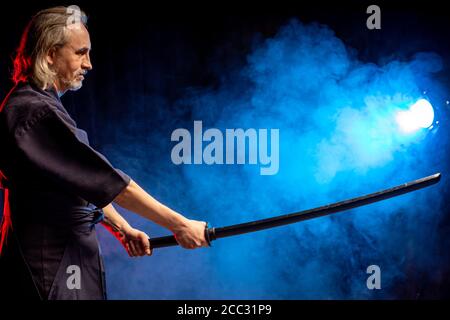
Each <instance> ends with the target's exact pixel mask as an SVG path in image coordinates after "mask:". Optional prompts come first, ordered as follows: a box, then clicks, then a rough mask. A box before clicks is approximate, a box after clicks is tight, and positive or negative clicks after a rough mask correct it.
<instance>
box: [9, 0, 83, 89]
mask: <svg viewBox="0 0 450 320" xmlns="http://www.w3.org/2000/svg"><path fill="white" fill-rule="evenodd" d="M76 23H82V24H83V25H84V26H86V27H87V16H86V14H85V13H84V12H83V11H81V10H80V9H79V8H78V7H77V6H70V7H62V6H61V7H53V8H49V9H45V10H42V11H39V12H38V13H37V14H36V15H34V16H33V18H32V19H31V21H30V22H29V23H28V25H27V27H26V28H25V30H24V32H23V34H22V38H21V40H20V45H19V47H18V49H17V52H16V56H15V58H14V71H13V76H12V79H13V81H14V83H16V84H17V83H18V82H20V81H30V80H31V81H33V82H34V83H35V84H36V85H37V86H39V87H40V88H43V89H45V88H47V87H48V86H49V85H51V84H52V83H53V82H54V80H55V77H56V74H55V72H54V71H52V70H51V68H50V66H49V65H48V62H47V59H46V57H47V54H48V53H49V51H50V50H52V49H54V48H58V47H62V46H64V45H65V44H66V43H67V40H68V36H67V35H68V29H69V28H70V27H71V26H72V25H75V24H76Z"/></svg>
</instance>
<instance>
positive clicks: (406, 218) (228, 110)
mask: <svg viewBox="0 0 450 320" xmlns="http://www.w3.org/2000/svg"><path fill="white" fill-rule="evenodd" d="M442 68H443V61H442V59H441V58H440V57H439V56H438V55H437V54H435V53H432V52H420V53H417V54H415V55H414V56H411V57H409V58H408V59H403V60H390V61H387V60H384V61H383V63H379V64H376V63H367V62H364V61H361V60H360V59H359V58H358V53H357V52H356V50H354V49H351V48H349V47H347V46H346V45H345V44H344V42H343V41H342V40H340V39H339V38H337V37H336V36H335V34H334V33H333V31H332V30H330V29H329V28H328V27H326V26H323V25H319V24H307V25H306V24H303V23H301V22H299V21H296V20H294V21H291V22H290V23H288V24H287V25H286V26H284V27H282V28H281V29H280V30H279V32H278V33H277V34H276V35H275V36H274V37H272V38H269V39H266V40H260V41H259V42H257V43H256V44H255V45H254V50H253V51H252V52H251V53H250V54H249V55H248V56H247V60H246V64H245V65H243V66H241V67H239V68H235V69H232V70H231V71H224V70H222V72H224V73H222V74H218V78H219V79H221V83H220V85H219V86H218V87H217V88H190V89H188V90H187V91H186V94H185V95H184V97H183V98H182V99H179V100H178V101H176V102H174V103H169V102H168V101H167V99H165V98H164V97H163V96H157V95H154V94H153V95H142V96H141V97H134V98H133V99H134V100H132V102H131V105H130V104H129V107H128V108H129V109H128V110H129V111H130V112H129V114H128V115H127V116H126V118H124V119H122V122H121V123H127V124H129V127H126V126H123V129H117V128H116V129H115V130H116V132H117V139H119V137H120V141H121V143H120V144H117V145H116V144H111V145H104V146H103V148H102V149H101V151H102V152H104V153H105V154H107V155H108V157H109V158H110V160H111V161H112V162H113V163H114V164H115V165H116V166H117V167H119V168H121V169H122V170H124V171H125V172H127V173H128V174H130V176H132V177H133V178H134V179H135V180H136V181H137V182H138V183H139V184H141V185H142V186H143V187H144V188H145V189H146V190H147V191H148V192H149V193H151V194H152V195H153V196H155V197H156V198H157V199H159V200H161V201H162V202H164V203H165V204H167V205H169V206H170V207H172V208H174V209H175V210H178V211H179V212H181V213H183V214H185V215H187V216H188V217H190V218H193V219H198V220H205V221H209V222H210V223H211V224H212V225H213V226H216V227H220V226H224V225H228V224H234V223H241V222H246V221H250V220H253V219H262V218H267V217H271V216H274V215H279V214H285V213H290V212H295V211H299V210H302V209H308V208H312V207H315V206H319V205H324V204H327V203H332V202H335V201H340V200H344V199H346V198H350V197H355V196H359V195H362V194H366V193H370V192H373V191H376V190H379V189H384V188H388V187H391V186H394V185H397V184H400V183H403V182H406V181H410V180H414V179H417V178H420V177H422V176H426V175H429V174H432V173H434V172H442V173H443V179H442V181H441V183H440V184H439V185H437V186H433V187H431V188H428V189H426V190H421V191H417V192H415V193H413V194H409V195H405V196H401V197H398V198H395V199H391V200H387V201H384V202H382V203H378V204H374V205H370V206H367V207H363V208H360V209H356V210H352V211H351V212H346V213H340V214H337V215H334V216H329V217H323V218H320V219H316V220H311V221H307V222H304V223H299V224H295V225H290V226H285V227H281V228H276V229H273V230H271V231H262V232H258V233H254V234H251V235H242V236H239V237H234V238H229V239H222V240H219V241H216V242H214V244H213V247H212V248H211V249H202V250H195V251H187V250H183V249H181V248H167V249H161V250H156V251H155V252H154V255H153V257H151V258H144V259H136V260H130V259H129V258H128V257H127V256H126V254H125V252H123V251H119V250H117V243H116V242H115V240H113V239H111V237H110V236H109V235H106V234H105V233H104V232H100V238H101V241H102V244H103V251H104V254H105V259H106V267H107V274H108V291H109V297H110V298H127V299H135V298H138V299H391V298H418V297H421V296H422V295H425V296H426V295H427V294H428V295H430V293H427V292H426V290H425V289H426V288H425V286H427V285H428V286H430V285H432V284H435V283H437V282H438V281H439V280H440V279H439V276H438V274H439V272H437V273H436V270H440V268H441V266H442V265H444V264H445V263H448V261H447V260H446V259H448V258H447V257H446V256H443V255H442V254H440V252H439V250H440V249H439V248H440V244H439V241H441V239H440V236H439V233H438V228H439V221H440V219H441V218H442V217H441V215H442V214H443V210H444V200H445V199H443V196H442V195H441V194H442V193H443V190H445V188H448V186H449V180H448V178H447V176H448V175H449V172H448V169H447V163H448V161H449V160H450V159H449V154H448V151H447V150H448V138H447V137H448V136H449V132H448V128H447V123H448V113H447V109H446V106H445V104H444V101H445V100H446V99H447V97H446V96H445V94H446V89H445V88H444V87H443V85H442V84H441V83H440V82H439V81H438V80H436V75H437V74H438V72H439V71H440V70H442ZM217 70H221V69H220V68H219V67H218V68H217ZM423 97H425V98H427V99H429V100H430V102H431V103H432V104H433V106H434V107H435V112H436V120H439V125H438V126H436V125H435V127H434V128H433V129H432V130H428V129H423V130H419V131H418V132H416V133H414V134H404V133H401V132H400V131H399V129H398V126H397V124H396V123H395V114H396V112H398V111H399V110H406V109H407V108H408V107H409V106H410V105H411V104H412V103H414V102H415V101H417V100H418V99H419V98H423ZM146 106H147V107H146ZM154 106H157V108H155V107H154ZM149 110H152V112H151V113H150V112H149ZM154 110H157V112H154ZM194 120H202V121H203V126H204V130H206V129H207V128H218V129H220V130H222V132H224V130H225V129H226V128H243V129H247V128H255V129H258V128H269V129H270V128H277V129H279V130H280V169H279V172H278V174H277V175H274V176H261V175H259V167H257V166H254V165H253V166H252V165H228V166H227V165H212V166H207V165H181V166H175V165H174V164H173V163H172V162H171V159H170V151H171V148H172V147H173V146H174V144H175V143H173V142H171V141H170V135H171V132H172V131H173V130H175V129H177V128H186V129H188V130H190V131H191V133H193V121H194ZM111 140H112V141H114V139H111ZM119 210H120V212H122V213H123V214H124V216H125V217H126V218H127V219H128V220H129V221H130V223H131V224H132V225H134V226H135V227H137V228H141V229H143V230H146V231H148V233H149V234H151V236H160V235H166V234H167V231H166V230H163V229H162V228H159V227H158V226H154V225H153V224H151V223H149V222H148V221H143V220H142V219H141V218H139V217H137V216H135V215H133V214H130V213H128V212H126V211H125V210H122V209H119ZM370 265H378V266H379V267H380V268H381V288H382V289H381V290H368V289H367V287H366V279H367V278H368V277H369V274H367V273H366V269H367V267H368V266H370ZM441 272H442V270H441Z"/></svg>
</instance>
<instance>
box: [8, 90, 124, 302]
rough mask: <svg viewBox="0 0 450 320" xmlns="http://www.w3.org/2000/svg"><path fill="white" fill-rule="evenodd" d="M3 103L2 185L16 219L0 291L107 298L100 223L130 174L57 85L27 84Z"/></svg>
mask: <svg viewBox="0 0 450 320" xmlns="http://www.w3.org/2000/svg"><path fill="white" fill-rule="evenodd" d="M0 110H1V112H0V173H1V175H0V180H1V181H0V182H1V183H0V186H1V185H3V188H4V189H5V194H8V195H9V197H8V199H5V214H4V215H5V216H6V217H7V216H8V214H9V216H10V220H11V223H10V225H8V221H7V220H8V219H4V225H3V228H2V229H3V232H4V231H5V229H9V231H8V233H7V238H6V241H5V243H4V245H3V248H0V249H2V253H1V256H0V297H11V298H12V297H28V298H40V299H104V298H106V289H105V281H104V280H105V279H104V269H103V262H102V259H101V256H100V251H99V246H98V241H97V237H96V233H95V227H94V226H95V224H96V223H97V222H99V221H101V219H102V217H103V212H102V211H101V209H99V208H103V207H105V206H106V205H108V204H109V203H111V202H112V201H113V200H114V198H115V197H116V196H117V195H118V194H119V193H120V192H121V191H122V190H123V189H124V188H125V187H126V186H127V185H128V183H129V182H130V178H129V177H128V176H127V175H126V174H124V173H123V172H121V171H120V170H117V169H115V168H113V166H112V165H111V164H110V163H109V162H108V160H106V158H105V157H104V156H103V155H101V154H100V153H98V152H97V151H95V150H94V149H92V148H91V147H90V146H89V141H88V137H87V134H86V132H85V131H83V130H80V129H79V128H77V125H76V123H75V121H74V120H73V119H72V118H71V117H70V115H69V114H68V112H67V111H66V109H65V108H64V107H63V105H62V104H61V101H60V99H59V97H58V95H57V92H56V90H54V89H49V90H42V89H40V88H38V87H37V86H35V85H34V84H31V83H19V84H18V85H17V86H16V87H15V88H13V90H12V91H11V92H10V94H9V95H8V96H7V97H6V99H5V101H4V103H3V108H0ZM76 268H78V275H80V276H81V281H79V282H78V283H79V284H80V287H77V286H76V285H75V286H74V283H75V282H74V281H76V280H74V278H73V276H75V273H76V272H77V270H75V269H76ZM70 277H72V278H70Z"/></svg>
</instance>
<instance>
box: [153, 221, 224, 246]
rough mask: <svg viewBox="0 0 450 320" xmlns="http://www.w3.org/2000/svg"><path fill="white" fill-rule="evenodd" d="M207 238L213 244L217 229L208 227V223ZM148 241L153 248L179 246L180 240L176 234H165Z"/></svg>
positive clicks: (209, 243)
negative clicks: (178, 240)
mask: <svg viewBox="0 0 450 320" xmlns="http://www.w3.org/2000/svg"><path fill="white" fill-rule="evenodd" d="M205 239H206V241H207V242H208V245H209V246H211V241H213V240H216V238H215V229H214V228H208V225H206V227H205ZM148 241H149V242H150V248H152V249H157V248H165V247H172V246H178V242H177V239H176V238H175V236H165V237H159V238H153V239H152V238H149V239H148Z"/></svg>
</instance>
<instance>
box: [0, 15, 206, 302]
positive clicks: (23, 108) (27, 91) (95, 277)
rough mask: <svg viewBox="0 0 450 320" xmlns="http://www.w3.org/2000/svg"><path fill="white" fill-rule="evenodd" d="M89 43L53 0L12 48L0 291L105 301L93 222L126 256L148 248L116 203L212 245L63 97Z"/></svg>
mask: <svg viewBox="0 0 450 320" xmlns="http://www.w3.org/2000/svg"><path fill="white" fill-rule="evenodd" d="M90 49H91V43H90V38H89V33H88V30H87V28H86V16H85V15H84V13H82V12H81V11H78V10H76V9H75V10H74V9H73V8H70V7H69V8H65V7H56V8H50V9H47V10H43V11H40V12H39V13H37V14H36V15H35V16H34V17H33V18H32V19H31V22H30V23H29V25H28V26H27V28H26V29H25V32H24V34H23V36H22V39H21V42H20V46H19V48H18V50H17V56H16V58H15V60H14V73H13V80H14V82H15V84H16V85H15V87H14V88H13V89H12V90H11V92H10V93H9V94H8V96H7V97H6V98H5V100H4V101H3V103H2V105H1V107H0V148H1V157H0V182H1V183H0V186H3V188H4V189H5V210H4V216H3V223H2V230H1V238H0V250H1V252H0V254H1V255H0V272H1V273H0V283H1V286H0V292H1V293H0V295H1V296H2V297H29V298H40V299H104V298H105V297H106V296H105V286H104V275H103V265H102V259H101V257H100V254H99V249H98V241H97V238H96V234H95V224H96V223H97V222H102V223H103V224H104V225H105V226H107V228H108V229H110V230H111V231H112V232H113V233H114V234H115V235H116V236H117V237H118V239H119V240H120V241H121V243H122V244H123V245H124V247H125V249H126V250H127V252H128V254H129V255H130V256H132V257H136V256H143V255H151V248H150V245H149V242H148V236H147V235H146V234H145V233H144V232H142V231H139V230H137V229H134V228H132V227H131V226H130V225H129V224H128V223H127V221H126V220H125V219H124V218H123V217H122V216H121V215H120V214H119V213H118V212H117V211H116V210H115V209H114V207H113V206H112V202H115V203H116V204H118V205H119V206H121V207H123V208H125V209H128V210H130V211H133V212H135V213H137V214H139V215H141V216H143V217H144V218H147V219H149V220H151V221H153V222H155V223H158V224H159V225H161V226H163V227H165V228H167V229H169V230H171V231H172V232H173V233H174V234H175V236H176V239H177V241H178V242H179V244H180V245H181V246H182V247H184V248H188V249H193V248H198V247H202V246H207V245H208V244H207V241H206V240H205V235H204V231H205V227H206V224H205V223H204V222H200V221H195V220H189V219H187V218H185V217H184V216H182V215H181V214H179V213H177V212H175V211H173V210H171V209H170V208H168V207H166V206H164V205H163V204H161V203H159V202H158V201H157V200H155V199H154V198H152V197H151V196H150V195H149V194H147V193H146V192H145V191H144V190H143V189H142V188H140V187H139V186H138V185H137V184H136V183H135V182H134V181H133V180H132V179H131V178H130V177H129V176H127V175H126V174H125V173H123V172H122V171H120V170H118V169H115V168H113V167H112V165H111V164H110V163H109V162H108V161H107V160H106V158H105V157H104V156H103V155H101V154H100V153H98V152H96V151H95V150H94V149H92V148H91V147H90V146H89V142H88V138H87V134H86V132H85V131H83V130H81V129H79V128H77V125H76V123H75V121H74V120H73V119H72V118H71V117H70V115H69V114H68V113H67V111H66V109H65V108H64V107H63V105H62V104H61V101H60V97H61V96H62V95H63V94H64V93H66V92H67V91H68V90H72V91H75V90H78V89H80V88H81V86H82V83H83V80H84V77H85V76H86V74H87V73H88V71H90V70H91V69H92V64H91V61H90V56H89V54H90ZM99 208H103V210H101V209H99ZM75 276H77V277H79V279H78V278H76V277H75Z"/></svg>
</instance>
